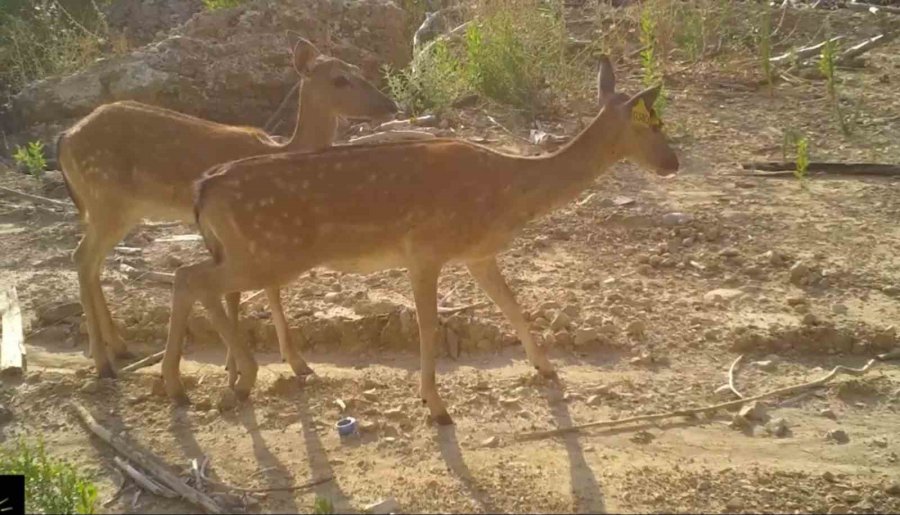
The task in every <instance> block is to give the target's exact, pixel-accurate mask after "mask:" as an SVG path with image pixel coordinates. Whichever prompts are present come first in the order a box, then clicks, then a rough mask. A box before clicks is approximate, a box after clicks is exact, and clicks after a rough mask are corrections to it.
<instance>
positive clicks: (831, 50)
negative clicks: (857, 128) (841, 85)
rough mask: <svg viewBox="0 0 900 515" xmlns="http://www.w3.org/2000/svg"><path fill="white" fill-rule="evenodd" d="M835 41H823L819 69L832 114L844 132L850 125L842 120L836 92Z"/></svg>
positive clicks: (846, 132) (848, 131) (848, 129)
mask: <svg viewBox="0 0 900 515" xmlns="http://www.w3.org/2000/svg"><path fill="white" fill-rule="evenodd" d="M837 45H838V43H837V41H834V40H832V39H829V40H828V41H826V42H825V46H823V47H822V54H821V59H820V60H819V71H820V72H821V73H822V75H824V76H825V81H826V84H827V87H828V101H829V102H830V103H831V108H832V110H833V111H834V115H835V117H836V118H837V122H838V125H839V126H840V128H841V132H843V133H844V134H849V133H850V127H849V125H847V122H846V120H844V113H843V112H842V111H841V102H840V99H839V98H838V93H837V77H836V72H837V68H836V66H837V65H836V64H835V56H836V55H837Z"/></svg>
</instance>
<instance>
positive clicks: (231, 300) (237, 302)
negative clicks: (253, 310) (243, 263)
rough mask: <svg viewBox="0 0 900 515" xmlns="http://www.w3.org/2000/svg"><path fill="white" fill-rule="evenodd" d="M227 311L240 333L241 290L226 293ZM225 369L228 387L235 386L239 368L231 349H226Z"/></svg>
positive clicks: (233, 325)
mask: <svg viewBox="0 0 900 515" xmlns="http://www.w3.org/2000/svg"><path fill="white" fill-rule="evenodd" d="M225 311H226V312H227V313H228V319H229V320H230V321H231V326H232V327H233V328H234V332H235V333H236V334H240V327H241V325H240V314H241V292H239V291H234V292H230V293H226V294H225ZM226 347H227V345H226ZM225 370H226V371H228V387H229V388H234V383H236V382H237V379H238V369H237V365H236V364H235V362H234V355H233V354H232V353H231V350H230V349H229V350H227V351H225Z"/></svg>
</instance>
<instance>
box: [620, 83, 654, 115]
mask: <svg viewBox="0 0 900 515" xmlns="http://www.w3.org/2000/svg"><path fill="white" fill-rule="evenodd" d="M661 89H662V84H657V85H656V86H652V87H649V88H647V89H645V90H644V91H641V92H640V93H638V94H637V95H635V96H633V97H631V98H629V99H628V101H627V102H625V106H626V107H628V108H633V107H635V106H637V105H638V101H639V100H643V101H644V105H645V106H646V107H647V109H650V108H652V107H653V104H655V103H656V97H658V96H659V91H660V90H661Z"/></svg>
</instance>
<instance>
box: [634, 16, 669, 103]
mask: <svg viewBox="0 0 900 515" xmlns="http://www.w3.org/2000/svg"><path fill="white" fill-rule="evenodd" d="M640 41H641V45H642V46H643V50H641V54H640V57H641V68H642V69H643V70H644V85H645V86H652V85H654V84H657V83H659V84H661V83H662V71H661V70H660V68H659V61H658V59H657V53H656V46H657V45H656V14H655V13H654V12H653V7H652V2H647V3H645V4H644V7H643V8H642V9H641V19H640ZM652 107H653V109H655V110H656V112H657V113H658V114H659V115H662V112H663V110H664V109H665V107H666V93H665V89H664V88H663V89H660V92H659V96H657V97H656V103H654V104H653V106H652Z"/></svg>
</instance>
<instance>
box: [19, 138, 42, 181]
mask: <svg viewBox="0 0 900 515" xmlns="http://www.w3.org/2000/svg"><path fill="white" fill-rule="evenodd" d="M13 159H14V160H15V161H16V163H17V164H19V165H21V166H24V167H25V170H27V171H28V173H30V174H31V175H33V176H35V177H37V178H40V177H41V174H43V173H44V170H46V169H47V160H46V159H44V144H43V143H41V142H40V141H32V142H30V143H29V144H28V145H26V146H24V147H20V146H18V145H17V146H16V153H15V154H13Z"/></svg>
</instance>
